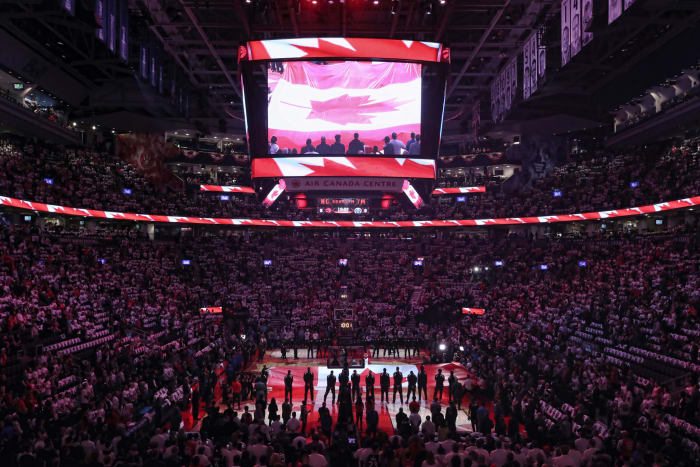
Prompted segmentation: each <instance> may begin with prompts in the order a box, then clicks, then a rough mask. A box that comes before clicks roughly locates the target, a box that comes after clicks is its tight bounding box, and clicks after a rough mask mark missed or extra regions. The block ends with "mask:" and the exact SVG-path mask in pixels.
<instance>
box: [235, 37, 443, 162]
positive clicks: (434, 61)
mask: <svg viewBox="0 0 700 467" xmlns="http://www.w3.org/2000/svg"><path fill="white" fill-rule="evenodd" d="M449 55H450V54H449V49H448V48H445V47H443V46H442V45H441V44H439V43H435V42H422V41H410V40H395V39H380V38H375V39H369V38H343V37H323V38H321V37H319V38H313V37H305V38H289V39H270V40H262V41H251V42H248V43H247V44H246V45H245V46H241V47H239V50H238V60H239V65H240V70H241V84H242V87H243V94H242V97H243V104H244V105H243V109H244V120H245V125H246V136H247V140H248V148H249V151H250V154H251V157H252V158H253V159H255V158H258V157H270V156H274V157H290V156H292V157H293V156H295V155H301V154H309V153H312V154H313V153H314V152H315V153H318V154H320V155H321V156H328V157H337V156H340V155H343V156H345V155H357V154H361V153H365V154H370V153H372V154H374V156H373V157H377V152H378V153H380V154H382V155H386V156H390V157H403V156H404V155H405V150H404V149H402V148H401V144H398V143H392V145H391V151H390V153H386V152H384V151H383V150H384V147H385V144H384V138H386V137H387V136H388V137H391V135H392V133H396V134H397V139H398V140H399V141H401V142H403V143H404V144H406V143H407V142H408V141H409V140H410V139H411V133H416V135H420V144H416V145H415V146H414V147H413V150H412V151H410V152H409V157H413V158H422V159H425V158H431V159H434V158H435V156H436V155H437V154H438V152H439V147H440V134H441V131H442V122H443V112H444V102H445V92H446V81H447V76H448V74H449ZM261 68H262V69H264V70H265V72H264V73H260V70H261ZM354 133H358V134H359V138H358V140H357V141H355V142H354V143H352V144H351V141H352V140H353V135H354ZM336 135H340V142H339V144H337V145H336V146H335V147H334V146H333V145H334V143H335V142H336V141H335V137H336ZM321 138H325V144H323V143H322V141H321ZM309 139H310V140H311V141H310V143H309V144H308V145H307V140H309ZM411 144H412V143H411ZM341 145H342V146H341ZM375 146H376V148H377V150H376V151H375ZM376 176H382V174H381V173H378V174H377V175H376Z"/></svg>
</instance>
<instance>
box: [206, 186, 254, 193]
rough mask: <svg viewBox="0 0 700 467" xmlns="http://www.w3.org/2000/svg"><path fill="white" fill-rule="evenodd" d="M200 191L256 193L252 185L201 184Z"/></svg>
mask: <svg viewBox="0 0 700 467" xmlns="http://www.w3.org/2000/svg"><path fill="white" fill-rule="evenodd" d="M199 191H221V192H224V193H250V194H252V193H255V190H253V188H252V187H249V186H236V185H230V186H226V185H199Z"/></svg>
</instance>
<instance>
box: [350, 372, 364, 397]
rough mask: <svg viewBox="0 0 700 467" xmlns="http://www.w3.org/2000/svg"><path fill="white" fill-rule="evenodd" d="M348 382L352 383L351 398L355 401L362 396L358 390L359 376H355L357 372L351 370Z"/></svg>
mask: <svg viewBox="0 0 700 467" xmlns="http://www.w3.org/2000/svg"><path fill="white" fill-rule="evenodd" d="M350 382H351V383H352V398H353V399H355V400H356V399H357V398H358V397H360V395H361V394H362V390H361V389H360V375H359V374H357V370H352V376H350Z"/></svg>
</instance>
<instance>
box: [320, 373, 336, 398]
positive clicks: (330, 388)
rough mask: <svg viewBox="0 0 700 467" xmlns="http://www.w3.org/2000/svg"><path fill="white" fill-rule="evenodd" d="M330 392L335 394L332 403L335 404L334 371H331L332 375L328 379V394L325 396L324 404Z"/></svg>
mask: <svg viewBox="0 0 700 467" xmlns="http://www.w3.org/2000/svg"><path fill="white" fill-rule="evenodd" d="M329 392H332V393H333V402H332V403H333V404H335V375H334V374H333V370H331V374H330V375H328V376H327V377H326V393H325V394H324V395H323V402H326V398H327V397H328V393H329Z"/></svg>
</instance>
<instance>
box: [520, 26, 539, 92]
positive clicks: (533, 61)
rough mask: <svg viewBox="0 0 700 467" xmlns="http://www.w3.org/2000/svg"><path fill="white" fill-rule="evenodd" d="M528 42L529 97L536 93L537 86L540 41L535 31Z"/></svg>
mask: <svg viewBox="0 0 700 467" xmlns="http://www.w3.org/2000/svg"><path fill="white" fill-rule="evenodd" d="M528 42H529V43H530V47H528V49H529V51H530V56H529V57H526V59H527V60H529V61H530V96H531V95H533V94H534V93H535V91H537V86H538V80H537V78H538V76H537V54H538V48H539V43H540V41H539V36H538V33H537V31H535V32H533V33H532V35H530V38H529V39H528ZM523 79H525V78H523ZM528 97H529V96H528Z"/></svg>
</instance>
